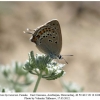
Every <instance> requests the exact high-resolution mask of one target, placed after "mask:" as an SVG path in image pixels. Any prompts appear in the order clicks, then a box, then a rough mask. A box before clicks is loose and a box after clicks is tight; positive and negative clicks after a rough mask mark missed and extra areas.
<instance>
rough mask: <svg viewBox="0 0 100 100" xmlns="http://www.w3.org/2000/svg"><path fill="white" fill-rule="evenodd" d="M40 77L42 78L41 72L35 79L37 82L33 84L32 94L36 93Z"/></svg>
mask: <svg viewBox="0 0 100 100" xmlns="http://www.w3.org/2000/svg"><path fill="white" fill-rule="evenodd" d="M41 77H42V71H41V72H40V75H39V76H38V79H37V82H36V84H35V88H34V90H33V92H36V91H37V88H38V85H39V82H40V80H41Z"/></svg>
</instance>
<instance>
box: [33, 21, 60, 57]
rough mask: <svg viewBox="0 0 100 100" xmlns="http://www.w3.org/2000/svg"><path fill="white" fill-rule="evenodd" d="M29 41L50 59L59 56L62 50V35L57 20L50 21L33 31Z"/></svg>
mask: <svg viewBox="0 0 100 100" xmlns="http://www.w3.org/2000/svg"><path fill="white" fill-rule="evenodd" d="M31 41H32V42H34V43H36V46H37V48H38V49H39V50H40V51H41V52H43V53H45V54H47V55H50V56H51V58H56V57H57V56H59V54H60V51H61V48H62V35H61V29H60V24H59V22H58V21H57V20H51V21H49V22H47V23H46V24H44V25H42V26H40V27H39V28H37V29H36V30H35V33H34V34H33V37H32V38H31Z"/></svg>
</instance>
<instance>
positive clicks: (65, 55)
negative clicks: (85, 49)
mask: <svg viewBox="0 0 100 100" xmlns="http://www.w3.org/2000/svg"><path fill="white" fill-rule="evenodd" d="M62 56H74V55H62Z"/></svg>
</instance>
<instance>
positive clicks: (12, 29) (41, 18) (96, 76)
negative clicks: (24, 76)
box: [0, 1, 100, 92]
mask: <svg viewBox="0 0 100 100" xmlns="http://www.w3.org/2000/svg"><path fill="white" fill-rule="evenodd" d="M51 19H58V21H59V23H60V25H61V30H62V38H63V45H62V51H61V54H62V55H68V54H72V55H74V56H73V57H64V58H65V59H66V60H67V61H68V63H69V64H68V65H66V66H65V67H64V70H66V75H64V77H63V80H64V81H66V82H68V81H72V82H76V83H77V84H79V85H80V86H83V87H84V91H85V92H100V53H99V52H100V47H99V46H100V2H99V1H98V2H68V1H66V2H60V1H59V2H57V1H56V2H46V1H42V2H36V1H33V2H3V1H2V2H0V64H4V65H6V64H9V63H11V61H12V60H15V61H20V62H23V63H24V62H25V61H26V59H28V52H30V51H31V50H33V51H34V52H35V54H36V53H41V52H40V51H38V49H37V48H36V47H35V44H34V43H32V42H30V41H29V38H30V37H31V35H28V34H24V33H23V31H25V30H26V29H27V28H30V29H35V28H37V27H38V26H40V25H42V24H44V23H46V22H47V21H49V20H51ZM59 62H61V63H65V62H64V61H63V60H60V61H59ZM33 87H34V85H32V86H30V89H33ZM61 90H62V87H61V84H60V82H59V79H57V80H54V81H47V80H44V79H42V80H41V82H40V85H39V88H38V91H39V92H60V91H61Z"/></svg>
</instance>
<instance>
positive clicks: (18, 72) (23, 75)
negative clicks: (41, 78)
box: [0, 62, 34, 92]
mask: <svg viewBox="0 0 100 100" xmlns="http://www.w3.org/2000/svg"><path fill="white" fill-rule="evenodd" d="M0 72H1V74H2V75H3V77H1V79H3V78H5V80H6V82H5V85H6V86H3V87H5V88H9V89H11V90H14V91H15V92H22V91H26V90H25V89H27V87H28V86H29V85H31V84H32V83H33V82H34V79H33V78H32V77H31V76H30V75H29V73H28V72H26V71H25V70H24V69H23V64H22V63H19V62H13V63H12V65H7V66H4V65H0ZM1 84H4V82H3V80H2V81H1ZM2 91H4V89H3V90H2Z"/></svg>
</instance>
